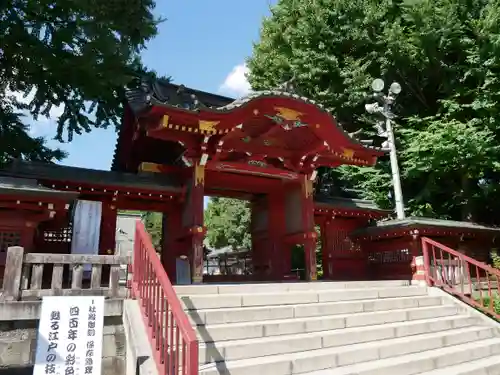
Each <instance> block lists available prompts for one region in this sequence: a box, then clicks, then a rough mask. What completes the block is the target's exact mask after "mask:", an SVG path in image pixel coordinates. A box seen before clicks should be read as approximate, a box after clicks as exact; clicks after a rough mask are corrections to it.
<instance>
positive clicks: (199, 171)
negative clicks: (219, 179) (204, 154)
mask: <svg viewBox="0 0 500 375" xmlns="http://www.w3.org/2000/svg"><path fill="white" fill-rule="evenodd" d="M194 181H195V185H196V186H199V185H204V184H205V166H204V165H199V164H196V165H195V166H194Z"/></svg>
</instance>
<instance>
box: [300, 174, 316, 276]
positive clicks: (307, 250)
mask: <svg viewBox="0 0 500 375" xmlns="http://www.w3.org/2000/svg"><path fill="white" fill-rule="evenodd" d="M313 193H314V191H313V181H311V180H310V179H309V178H308V176H307V175H302V223H303V231H304V254H305V263H306V280H307V281H314V280H317V269H316V231H315V229H314V198H313Z"/></svg>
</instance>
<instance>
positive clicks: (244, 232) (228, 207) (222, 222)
mask: <svg viewBox="0 0 500 375" xmlns="http://www.w3.org/2000/svg"><path fill="white" fill-rule="evenodd" d="M205 225H206V227H207V239H208V242H209V245H210V246H211V247H213V248H216V249H219V248H222V247H226V246H231V247H232V248H233V249H237V248H239V247H243V248H244V249H251V247H252V238H251V235H250V208H249V203H248V202H247V201H243V200H239V199H232V198H218V197H213V198H211V199H210V202H209V203H208V206H207V209H206V210H205Z"/></svg>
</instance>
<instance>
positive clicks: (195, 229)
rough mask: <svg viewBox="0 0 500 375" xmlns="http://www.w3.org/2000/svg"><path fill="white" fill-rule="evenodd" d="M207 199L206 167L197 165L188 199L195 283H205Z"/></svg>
mask: <svg viewBox="0 0 500 375" xmlns="http://www.w3.org/2000/svg"><path fill="white" fill-rule="evenodd" d="M204 197H205V166H203V165H200V164H198V163H197V164H195V166H194V168H193V176H192V179H191V189H190V194H189V196H188V197H187V199H189V200H190V202H188V212H187V215H188V216H189V218H188V223H189V225H190V229H189V230H190V237H191V241H190V245H191V249H189V250H190V256H189V258H190V263H191V279H192V281H193V283H195V284H197V283H201V282H202V281H203V239H204V236H205V230H204V227H203V199H204Z"/></svg>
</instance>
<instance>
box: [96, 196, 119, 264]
mask: <svg viewBox="0 0 500 375" xmlns="http://www.w3.org/2000/svg"><path fill="white" fill-rule="evenodd" d="M116 218H117V211H116V206H115V205H114V204H113V203H112V202H103V203H102V214H101V228H100V235H99V254H102V255H114V254H115V248H116Z"/></svg>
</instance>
